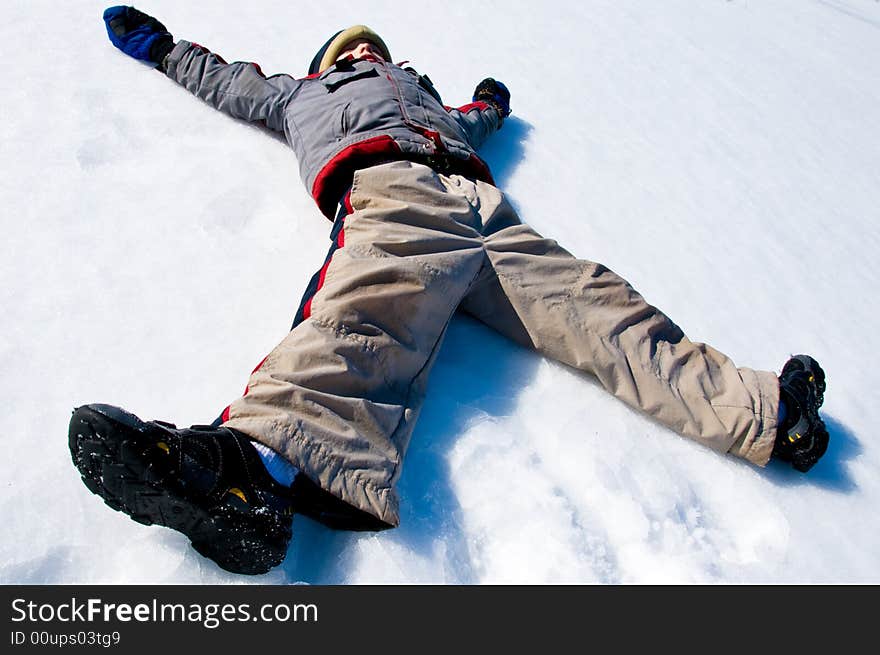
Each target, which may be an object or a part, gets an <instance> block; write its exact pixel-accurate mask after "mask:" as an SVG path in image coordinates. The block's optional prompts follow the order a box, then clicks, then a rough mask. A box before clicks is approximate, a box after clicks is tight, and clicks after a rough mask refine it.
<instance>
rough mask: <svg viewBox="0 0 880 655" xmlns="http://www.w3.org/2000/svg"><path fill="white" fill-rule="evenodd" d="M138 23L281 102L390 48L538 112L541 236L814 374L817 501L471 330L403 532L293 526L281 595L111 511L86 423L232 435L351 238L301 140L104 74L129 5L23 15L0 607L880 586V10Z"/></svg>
mask: <svg viewBox="0 0 880 655" xmlns="http://www.w3.org/2000/svg"><path fill="white" fill-rule="evenodd" d="M144 2H148V4H143V5H138V6H139V8H141V9H142V10H144V11H146V12H148V13H151V14H153V15H155V16H156V17H158V18H159V19H160V20H162V21H163V22H164V23H165V24H166V25H167V26H168V28H169V30H170V31H171V32H172V33H173V34H174V36H175V38H186V39H188V40H193V41H197V42H199V43H202V44H204V45H205V46H207V47H209V48H211V49H212V50H214V51H215V52H218V53H220V54H222V55H223V56H224V57H225V58H226V59H227V60H229V61H233V60H247V61H257V62H259V63H260V65H261V67H262V69H263V70H264V71H265V72H266V73H267V74H272V73H277V72H288V73H291V74H293V75H295V76H302V75H304V74H305V72H306V68H307V67H308V63H309V61H310V60H311V58H312V56H313V55H314V53H315V51H316V50H317V48H318V47H319V46H320V45H321V44H322V43H323V42H324V41H325V40H326V38H327V37H328V36H329V35H330V34H332V33H334V32H335V31H337V30H339V29H341V28H343V27H346V26H348V25H351V24H355V23H366V24H368V25H370V26H371V27H373V28H374V29H376V30H377V31H378V32H379V33H380V34H382V35H383V37H384V38H385V40H386V42H387V43H388V44H389V46H390V48H391V52H392V55H393V57H394V59H395V60H397V61H401V60H404V59H407V60H409V61H410V65H412V66H414V67H415V68H417V69H418V70H419V71H421V72H424V73H427V74H428V75H429V76H430V77H431V79H432V80H433V81H434V83H435V85H436V86H437V88H438V89H439V90H440V92H441V93H442V94H443V96H444V100H445V101H446V103H447V104H452V105H457V104H464V103H465V102H468V101H470V98H471V94H472V92H473V88H474V85H475V84H476V82H478V81H479V80H480V79H482V78H483V77H486V76H490V75H491V76H494V77H496V78H497V79H500V80H502V81H504V82H505V83H506V84H507V85H508V87H509V88H510V90H511V92H512V103H511V104H512V108H513V112H514V114H513V116H512V117H511V119H510V120H509V121H508V122H507V123H506V124H505V126H504V128H503V130H502V131H501V132H499V133H498V134H496V135H494V136H493V137H492V138H491V140H490V141H489V142H488V143H487V144H486V145H485V146H484V148H483V150H482V153H483V154H484V156H485V158H486V159H487V161H488V162H489V163H490V165H491V166H492V168H493V170H494V172H495V176H496V179H497V181H498V183H499V186H501V187H502V188H503V189H504V190H505V191H506V192H507V193H508V194H509V196H510V197H511V199H512V200H513V202H514V204H515V206H516V207H517V208H518V210H519V211H520V213H521V216H522V218H523V220H524V221H526V222H527V223H529V224H531V225H532V226H533V227H535V228H536V229H537V230H539V231H540V232H542V233H543V234H545V235H547V236H550V237H553V238H555V239H557V240H559V241H560V242H561V243H562V244H563V245H564V246H565V247H566V248H568V249H569V250H570V251H571V252H573V253H574V254H576V255H578V256H579V257H582V258H585V259H591V260H594V261H599V262H602V263H603V264H606V265H607V266H609V267H610V268H612V269H613V270H615V271H617V272H618V273H620V274H621V275H623V276H624V277H625V278H627V279H628V280H629V281H630V282H631V283H632V284H633V285H634V286H635V288H636V289H638V290H639V291H640V292H641V293H642V294H643V295H645V296H646V297H647V298H648V300H649V301H650V302H652V303H653V304H656V305H658V306H659V307H660V308H662V309H663V310H664V311H665V312H666V313H667V314H669V315H670V316H671V317H672V318H673V319H674V320H675V321H676V322H677V323H678V324H679V325H680V326H681V327H682V328H683V329H684V331H685V332H686V333H687V334H688V336H689V337H690V338H691V339H693V340H696V341H703V342H707V343H710V344H712V345H713V346H714V347H716V348H718V349H719V350H721V351H722V352H724V353H726V354H728V355H729V356H731V357H732V358H733V359H734V361H735V362H737V364H738V365H740V366H748V367H752V368H759V369H764V370H773V371H776V372H778V371H779V369H780V368H781V366H782V364H783V363H784V362H785V360H786V359H787V358H788V357H789V356H790V355H791V354H795V353H800V352H805V353H810V354H812V355H813V356H815V357H816V358H817V359H818V360H819V361H820V362H821V363H822V365H823V367H824V368H825V370H826V372H827V374H828V379H829V387H828V392H827V393H826V402H825V406H824V408H823V410H824V411H823V414H824V417H825V420H826V422H827V425H828V427H829V431H830V434H831V443H830V447H829V450H828V453H827V454H826V456H825V457H824V458H823V459H822V460H821V461H820V462H819V464H818V465H817V466H816V467H815V468H814V469H813V471H811V472H810V473H809V474H807V475H802V474H800V473H797V472H796V471H794V470H793V469H791V468H790V467H789V466H787V465H785V464H777V463H775V462H774V463H771V464H770V465H769V466H768V467H767V468H765V469H760V468H757V467H755V466H753V465H751V464H749V463H747V462H744V461H742V460H737V459H734V458H733V457H730V456H724V455H720V454H717V453H715V452H713V451H710V450H709V449H707V448H704V447H703V446H700V445H698V444H696V443H694V442H691V441H688V440H685V439H683V438H682V437H679V436H678V435H676V434H673V433H672V432H670V431H668V430H666V429H665V428H663V427H661V426H659V425H657V424H656V423H654V422H653V421H651V420H649V419H646V418H645V417H643V416H642V415H640V414H637V413H636V412H634V411H632V410H630V409H629V408H627V407H625V406H624V405H623V404H622V403H620V402H619V401H617V400H615V399H614V398H613V397H611V396H610V395H609V394H608V393H607V392H605V391H604V390H603V389H602V388H601V387H600V386H599V385H598V384H597V382H596V381H595V380H594V379H593V378H591V377H590V376H588V375H584V374H581V373H578V372H575V371H573V370H571V369H568V368H566V367H565V366H562V365H559V364H557V363H554V362H551V361H547V360H545V359H542V358H540V357H538V356H536V355H534V354H533V353H530V352H527V351H525V350H523V349H521V348H519V347H517V346H515V345H513V344H511V343H509V342H507V341H505V340H504V339H503V338H501V337H500V336H498V335H497V334H495V333H493V332H492V331H490V330H489V329H487V328H486V327H484V326H482V325H480V324H478V323H476V322H475V321H473V320H471V319H469V318H466V317H464V316H461V317H457V318H456V319H455V320H454V322H453V324H452V326H451V328H450V331H449V334H448V336H447V339H446V341H445V344H444V346H443V350H442V352H441V354H440V357H439V360H438V362H437V364H436V368H435V370H434V373H433V376H432V378H431V383H430V388H429V398H428V401H427V403H426V405H425V407H424V410H423V413H422V417H421V420H420V422H419V424H418V426H417V428H416V431H415V434H414V437H413V444H412V447H411V450H410V452H409V455H408V458H407V461H406V464H405V466H404V471H403V476H402V479H401V481H400V485H399V490H400V493H401V496H402V524H401V526H400V528H398V529H396V530H391V531H386V532H383V533H375V534H373V533H366V534H363V533H359V534H356V533H344V532H332V531H330V530H327V529H326V528H324V527H322V526H321V525H319V524H316V523H314V522H311V521H310V520H308V519H305V518H303V517H296V518H295V520H294V540H293V542H292V544H291V547H290V552H289V556H288V558H287V560H286V561H285V563H284V564H283V565H282V566H281V567H279V568H277V569H275V570H273V571H272V572H270V573H269V574H267V575H265V576H260V577H256V578H244V577H240V576H235V575H233V574H230V573H227V572H225V571H223V570H221V569H219V568H218V567H217V566H216V565H214V564H213V563H212V562H210V561H208V560H205V559H203V558H201V557H200V556H198V555H197V554H196V553H195V552H194V551H193V550H192V549H191V548H190V547H189V546H188V542H187V540H186V538H185V537H183V536H182V535H180V534H178V533H175V532H172V531H170V530H166V529H162V528H158V527H145V526H142V525H139V524H137V523H135V522H133V521H131V520H130V519H128V518H127V517H126V516H124V515H123V514H121V513H118V512H113V511H111V510H110V509H109V508H107V507H105V506H104V505H103V504H102V502H101V501H100V499H99V498H98V497H97V496H94V495H92V494H91V493H89V492H88V490H87V489H86V488H85V487H84V486H83V484H82V483H81V481H80V479H79V476H78V474H77V472H76V470H75V469H74V467H73V466H72V464H71V461H70V456H69V453H68V448H67V423H68V419H69V416H70V412H71V410H72V409H73V408H74V407H76V406H78V405H81V404H85V403H91V402H105V403H111V404H116V405H120V406H122V407H125V408H127V409H129V410H131V411H133V412H135V413H137V414H138V415H140V416H141V417H143V418H147V419H150V418H157V419H163V420H169V421H173V422H175V423H177V424H178V425H190V424H192V423H205V422H210V421H211V420H213V419H214V418H215V417H216V416H217V414H218V413H219V411H220V410H221V409H222V408H223V407H225V406H226V405H227V404H228V403H229V402H230V401H231V400H232V399H234V398H235V397H237V396H238V395H240V394H241V393H242V391H243V388H244V385H245V384H246V382H247V377H248V374H249V373H250V371H251V369H253V367H254V365H255V364H256V363H257V362H259V361H260V360H261V359H262V358H263V356H264V355H265V353H266V352H268V351H269V350H270V349H271V348H272V347H273V346H274V345H275V344H276V343H277V342H278V341H279V340H280V339H281V338H282V337H283V336H284V334H285V333H286V331H287V330H288V329H289V325H290V322H291V320H292V318H293V314H294V312H295V310H296V308H297V306H298V304H299V300H300V297H301V295H302V293H303V291H304V289H305V286H306V284H307V283H308V280H309V278H310V277H311V275H312V273H313V272H314V271H315V270H317V269H318V268H319V267H320V265H321V262H322V260H323V258H324V255H325V253H326V250H327V247H328V246H329V241H328V236H327V235H328V228H329V224H328V223H327V222H326V221H325V220H324V219H323V218H322V217H321V215H320V214H319V212H318V210H317V208H316V206H315V205H314V203H313V201H312V200H311V199H310V197H309V196H308V194H307V193H306V190H305V189H304V187H303V186H302V184H301V182H300V180H299V176H298V171H297V165H296V160H295V158H294V156H293V153H292V152H291V151H290V150H289V149H288V148H287V146H286V145H285V144H284V143H283V141H282V140H280V139H278V138H275V137H273V136H272V135H270V134H268V133H267V132H266V131H264V130H262V129H260V128H258V127H254V126H250V125H247V124H244V123H241V122H238V121H235V120H233V119H231V118H229V117H227V116H224V115H223V114H221V113H219V112H216V111H215V110H213V109H211V108H210V107H209V106H207V105H206V104H204V103H202V102H201V101H199V100H197V99H195V98H194V97H193V96H191V95H190V94H189V93H188V92H187V91H186V90H184V89H182V88H180V87H178V86H177V85H175V84H174V83H172V82H171V81H169V80H168V79H166V78H164V77H163V76H162V75H159V74H157V73H156V72H154V71H153V70H151V69H150V68H149V67H147V66H144V65H142V64H140V63H138V62H136V61H134V60H132V59H130V58H127V57H126V56H124V55H123V54H121V53H120V52H119V51H117V50H116V49H114V48H113V47H112V45H111V44H110V42H109V41H108V39H107V36H106V32H105V28H104V24H103V22H102V20H101V14H102V12H103V9H104V8H105V6H106V4H105V3H99V2H95V1H92V0H76V1H73V0H71V1H70V2H64V3H58V2H55V1H54V0H32V1H29V2H11V3H5V4H4V21H3V22H2V24H0V43H3V50H4V63H5V74H4V75H3V76H2V81H0V85H2V95H3V102H2V104H0V113H2V119H0V131H2V144H3V146H2V151H0V163H2V167H3V175H2V176H0V189H2V207H3V212H2V227H3V244H4V245H3V253H4V256H3V258H2V261H0V275H2V284H0V297H2V307H3V312H4V315H5V320H4V323H3V327H2V330H0V361H2V370H3V381H2V385H3V386H2V395H3V397H4V398H5V402H4V408H5V409H4V412H3V417H2V423H3V430H2V434H3V441H2V443H3V446H4V453H5V456H4V457H3V458H2V460H0V467H2V469H0V472H2V476H0V479H2V484H3V494H2V496H0V512H2V524H3V528H4V530H3V534H4V538H3V539H2V540H0V582H3V583H15V584H18V583H39V584H58V583H220V582H263V583H279V584H285V583H311V584H327V583H343V584H354V583H443V584H446V583H448V584H488V583H538V584H545V583H565V584H568V583H575V584H583V583H611V584H634V583H648V584H654V583H673V584H694V583H709V584H726V583H736V584H739V583H869V582H870V583H877V582H880V557H878V553H880V520H878V512H877V508H878V507H880V447H878V444H877V441H878V439H876V438H875V433H874V430H875V429H876V427H877V425H878V424H880V407H878V403H877V398H878V389H880V365H878V364H877V363H876V361H877V359H878V357H880V343H878V336H877V327H876V326H877V323H878V319H880V311H878V303H877V301H876V299H875V298H874V296H875V292H876V290H877V288H878V285H880V266H878V255H880V138H878V135H880V111H878V107H880V3H878V2H875V1H874V0H815V1H810V0H761V1H760V2H758V1H755V0H731V1H726V0H701V1H700V2H696V1H694V0H664V2H655V1H653V0H577V1H575V0H567V1H564V2H563V1H553V0H547V1H544V2H540V3H538V2H534V1H531V0H530V1H524V0H523V1H521V0H503V1H501V0H487V1H485V2H471V1H468V2H464V1H461V0H449V1H447V2H443V3H437V2H425V1H424V0H411V1H410V2H406V3H400V2H392V1H391V0H371V1H370V2H363V0H359V1H354V0H338V1H337V2H332V3H307V2H289V1H288V0H283V1H282V0H254V1H252V2H249V3H241V2H238V1H236V2H233V1H232V0H217V1H214V2H210V3H208V2H187V3H181V2H177V1H175V0H144Z"/></svg>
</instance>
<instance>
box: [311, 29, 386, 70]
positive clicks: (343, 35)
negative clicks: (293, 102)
mask: <svg viewBox="0 0 880 655" xmlns="http://www.w3.org/2000/svg"><path fill="white" fill-rule="evenodd" d="M357 39H366V40H367V41H369V42H370V43H373V44H374V45H376V46H378V48H379V50H380V51H381V52H382V56H383V57H384V58H385V60H386V61H391V53H390V52H388V46H387V45H385V42H384V41H383V40H382V37H381V36H379V35H378V34H376V33H375V32H374V31H373V30H371V29H370V28H369V27H367V26H366V25H355V26H354V27H349V28H348V29H347V30H341V31H339V32H337V33H336V34H334V35H333V36H331V37H330V38H329V39H328V40H327V43H325V44H324V45H323V46H322V47H321V49H320V50H318V53H317V54H316V55H315V58H314V59H312V63H311V65H310V66H309V75H314V74H315V73H321V72H323V71H325V70H327V69H328V68H330V66H332V65H333V63H334V62H335V61H336V59H337V58H338V57H339V55H341V54H342V52H343V51H344V50H345V46H347V45H348V44H349V43H351V42H352V41H355V40H357Z"/></svg>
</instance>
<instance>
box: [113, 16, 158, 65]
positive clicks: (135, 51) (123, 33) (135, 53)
mask: <svg viewBox="0 0 880 655" xmlns="http://www.w3.org/2000/svg"><path fill="white" fill-rule="evenodd" d="M104 22H105V23H106V24H107V35H108V36H109V37H110V41H111V42H112V43H113V45H115V46H116V47H117V48H119V49H120V50H122V52H124V53H125V54H127V55H129V56H130V57H134V58H135V59H139V60H140V61H147V62H151V63H154V64H161V63H162V60H163V59H165V56H166V55H167V54H168V53H169V52H171V50H172V49H173V48H174V38H173V37H172V36H171V34H170V33H169V32H168V30H166V29H165V26H164V25H163V24H162V23H160V22H159V21H158V20H156V19H155V18H153V17H152V16H148V15H147V14H145V13H144V12H142V11H138V10H137V9H135V8H134V7H124V6H116V7H109V8H108V9H106V10H105V11H104Z"/></svg>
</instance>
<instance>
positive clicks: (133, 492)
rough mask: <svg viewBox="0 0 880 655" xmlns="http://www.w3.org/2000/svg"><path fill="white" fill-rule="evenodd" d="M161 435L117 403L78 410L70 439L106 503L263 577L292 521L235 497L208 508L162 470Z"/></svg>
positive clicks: (282, 551)
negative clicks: (269, 516)
mask: <svg viewBox="0 0 880 655" xmlns="http://www.w3.org/2000/svg"><path fill="white" fill-rule="evenodd" d="M163 436H164V435H163V434H162V433H161V432H160V431H157V430H155V429H151V426H149V425H148V424H147V423H145V422H144V421H141V420H140V419H139V418H138V417H137V416H135V415H133V414H130V413H129V412H126V411H125V410H122V409H120V408H118V407H113V406H111V405H88V406H85V407H80V408H78V409H76V410H75V411H74V413H73V416H72V417H71V419H70V431H69V434H68V440H69V446H70V453H71V457H72V458H73V462H74V464H75V465H76V467H77V469H78V470H79V472H80V475H81V476H82V481H83V483H84V484H85V486H86V487H87V488H88V489H89V491H91V492H92V493H94V494H96V495H98V496H100V497H101V498H102V499H103V500H104V503H105V504H106V505H107V506H108V507H110V508H112V509H114V510H116V511H119V512H123V513H125V514H127V515H128V516H129V517H131V518H132V519H133V520H134V521H137V522H138V523H141V524H143V525H161V526H164V527H167V528H171V529H172V530H177V531H178V532H181V533H183V534H184V535H186V536H187V537H188V538H189V540H190V543H191V544H192V547H193V548H194V549H195V550H196V551H197V552H198V553H199V554H201V555H203V556H204V557H207V558H209V559H211V560H213V561H214V562H216V563H217V565H218V566H220V567H221V568H223V569H225V570H227V571H230V572H232V573H242V574H247V575H258V574H261V573H266V572H268V571H269V570H270V569H272V568H273V567H275V566H278V565H279V564H280V563H281V562H282V561H283V560H284V557H285V556H286V554H287V545H288V542H289V540H290V535H291V532H290V521H289V519H288V520H287V521H286V522H285V521H278V520H268V521H267V520H266V517H265V516H264V515H263V516H261V515H260V513H259V510H252V509H250V508H248V507H247V506H242V505H243V504H242V503H237V502H236V500H237V499H234V498H233V499H231V500H230V502H229V503H228V504H221V505H218V506H216V507H210V508H206V507H203V506H202V505H201V504H199V503H198V502H197V501H196V500H195V499H193V498H190V497H188V496H187V494H186V492H185V489H183V488H182V487H181V485H179V484H176V483H175V481H174V480H172V479H169V476H165V475H163V474H161V473H160V471H161V470H162V469H163V468H167V466H164V467H163V466H162V464H163V463H162V462H160V461H158V460H159V458H160V457H162V455H161V454H160V453H161V451H160V449H159V447H158V444H159V442H161V441H162V437H163ZM236 505H238V506H236ZM285 523H286V524H285Z"/></svg>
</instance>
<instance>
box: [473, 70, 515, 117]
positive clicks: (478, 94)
mask: <svg viewBox="0 0 880 655" xmlns="http://www.w3.org/2000/svg"><path fill="white" fill-rule="evenodd" d="M473 100H474V102H477V101H481V102H487V103H489V104H490V105H492V106H493V107H495V109H497V110H498V113H499V114H501V117H502V118H507V117H508V116H510V91H508V90H507V87H506V86H504V85H503V84H502V83H501V82H499V81H497V80H493V79H492V78H491V77H487V78H486V79H485V80H483V81H482V82H480V83H479V84H477V88H476V89H475V90H474V98H473Z"/></svg>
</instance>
